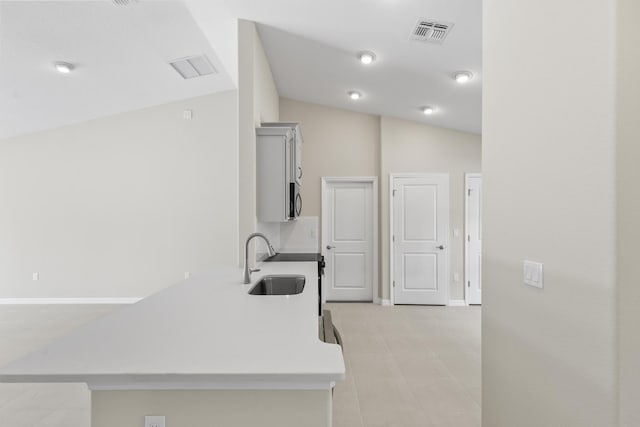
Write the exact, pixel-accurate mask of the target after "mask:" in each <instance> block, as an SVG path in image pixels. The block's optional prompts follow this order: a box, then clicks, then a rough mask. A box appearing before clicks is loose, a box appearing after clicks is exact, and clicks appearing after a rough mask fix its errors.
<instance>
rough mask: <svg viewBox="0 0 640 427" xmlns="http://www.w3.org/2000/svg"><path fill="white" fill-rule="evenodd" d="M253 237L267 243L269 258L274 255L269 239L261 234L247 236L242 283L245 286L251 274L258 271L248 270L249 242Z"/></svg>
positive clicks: (249, 281) (249, 280)
mask: <svg viewBox="0 0 640 427" xmlns="http://www.w3.org/2000/svg"><path fill="white" fill-rule="evenodd" d="M254 237H262V238H263V239H264V241H265V242H267V251H268V252H269V256H274V255H275V254H276V251H275V249H273V246H271V243H269V239H267V236H265V235H264V234H262V233H251V234H249V237H247V241H246V242H245V243H244V283H245V284H247V283H251V273H253V272H254V271H260V269H259V268H257V269H251V268H249V242H250V241H251V239H253V238H254Z"/></svg>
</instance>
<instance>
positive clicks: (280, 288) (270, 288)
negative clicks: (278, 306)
mask: <svg viewBox="0 0 640 427" xmlns="http://www.w3.org/2000/svg"><path fill="white" fill-rule="evenodd" d="M304 282H305V277H304V276H301V275H299V274H281V275H269V276H264V277H263V278H262V279H260V281H259V282H258V283H256V284H255V285H254V286H253V288H251V290H250V291H249V294H251V295H295V294H299V293H301V292H302V290H303V289H304Z"/></svg>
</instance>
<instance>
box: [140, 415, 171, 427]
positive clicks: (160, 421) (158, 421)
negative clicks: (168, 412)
mask: <svg viewBox="0 0 640 427" xmlns="http://www.w3.org/2000/svg"><path fill="white" fill-rule="evenodd" d="M144 427H166V426H165V424H164V415H147V416H145V417H144Z"/></svg>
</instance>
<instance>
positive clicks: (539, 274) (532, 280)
mask: <svg viewBox="0 0 640 427" xmlns="http://www.w3.org/2000/svg"><path fill="white" fill-rule="evenodd" d="M523 267H524V268H523V278H522V279H523V281H524V284H525V285H529V286H533V287H535V288H540V289H543V287H544V280H543V279H544V277H543V276H544V274H543V273H544V269H543V266H542V263H540V262H534V261H527V260H525V261H524V263H523Z"/></svg>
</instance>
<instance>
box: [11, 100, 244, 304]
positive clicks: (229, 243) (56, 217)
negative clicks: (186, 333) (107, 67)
mask: <svg viewBox="0 0 640 427" xmlns="http://www.w3.org/2000/svg"><path fill="white" fill-rule="evenodd" d="M185 109H191V110H193V119H192V120H185V119H183V111H184V110H185ZM236 114H237V113H236V92H235V91H230V92H223V93H218V94H214V95H207V96H203V97H199V98H194V99H188V100H184V101H179V102H174V103H171V104H166V105H161V106H157V107H152V108H147V109H144V110H139V111H133V112H128V113H123V114H119V115H115V116H111V117H106V118H102V119H97V120H92V121H89V122H85V123H81V124H78V125H72V126H67V127H63V128H59V129H54V130H50V131H45V132H39V133H34V134H30V135H25V136H20V137H15V138H11V139H5V140H2V141H0V195H1V201H2V202H1V203H2V207H1V208H0V298H8V297H12V298H19V297H24V298H27V297H143V296H146V295H148V294H150V293H153V292H154V291H157V290H159V289H161V288H163V287H166V286H168V285H171V284H173V283H176V282H178V281H180V280H182V278H183V275H184V272H185V271H197V270H201V269H204V268H208V267H210V266H212V265H214V264H217V265H234V264H236V263H237V256H236V254H237V250H236V248H237V241H238V237H237V216H238V212H237V191H236V185H235V177H236V176H237V148H236V140H237V125H236V123H237V122H236V120H237V118H236ZM230 248H231V249H232V250H229V249H230ZM34 272H38V273H39V274H40V280H39V281H33V280H32V273H34Z"/></svg>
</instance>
